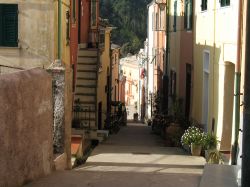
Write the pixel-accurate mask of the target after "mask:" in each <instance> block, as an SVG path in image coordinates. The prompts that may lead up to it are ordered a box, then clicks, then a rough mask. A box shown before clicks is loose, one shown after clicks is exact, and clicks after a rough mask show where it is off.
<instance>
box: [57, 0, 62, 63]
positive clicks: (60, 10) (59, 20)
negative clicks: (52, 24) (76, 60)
mask: <svg viewBox="0 0 250 187" xmlns="http://www.w3.org/2000/svg"><path fill="white" fill-rule="evenodd" d="M57 36H58V38H57V45H58V46H57V58H58V59H61V58H62V45H61V38H62V0H58V35H57Z"/></svg>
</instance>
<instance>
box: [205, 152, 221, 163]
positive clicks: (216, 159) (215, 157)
mask: <svg viewBox="0 0 250 187" xmlns="http://www.w3.org/2000/svg"><path fill="white" fill-rule="evenodd" d="M207 162H208V163H210V164H223V163H224V161H223V155H222V153H221V152H220V151H218V150H217V149H214V150H210V151H208V158H207Z"/></svg>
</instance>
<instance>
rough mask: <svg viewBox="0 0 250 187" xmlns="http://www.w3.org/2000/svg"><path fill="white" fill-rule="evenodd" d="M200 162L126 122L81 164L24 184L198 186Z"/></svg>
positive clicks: (37, 186) (34, 186) (38, 186)
mask: <svg viewBox="0 0 250 187" xmlns="http://www.w3.org/2000/svg"><path fill="white" fill-rule="evenodd" d="M204 163H205V161H204V159H203V158H202V157H193V156H189V155H187V154H186V153H185V152H184V151H183V150H182V149H178V148H167V147H164V146H163V142H162V140H161V139H160V138H159V137H158V136H155V135H153V134H151V129H150V127H147V126H145V125H143V124H129V125H128V126H127V127H122V129H121V130H120V132H119V133H118V134H117V135H112V136H111V138H109V140H107V141H106V142H104V143H102V144H101V145H99V146H98V147H97V148H96V149H95V150H94V151H93V152H92V154H91V156H90V157H89V158H88V160H87V163H86V164H85V165H83V166H81V167H79V168H77V169H74V170H72V171H64V172H56V173H54V174H52V175H51V176H49V177H47V178H44V179H41V180H39V181H37V182H35V183H32V184H29V185H26V186H25V187H57V186H60V187H198V186H199V182H200V178H201V174H202V171H203V165H204Z"/></svg>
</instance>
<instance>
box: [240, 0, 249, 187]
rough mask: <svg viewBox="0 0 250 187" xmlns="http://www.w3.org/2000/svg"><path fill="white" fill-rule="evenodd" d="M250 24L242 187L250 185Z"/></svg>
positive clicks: (247, 37) (247, 30) (247, 28)
mask: <svg viewBox="0 0 250 187" xmlns="http://www.w3.org/2000/svg"><path fill="white" fill-rule="evenodd" d="M246 14H247V15H246V20H250V3H249V1H248V2H247V10H246ZM249 51H250V25H249V22H248V21H246V52H245V58H246V60H245V82H244V110H243V148H242V152H243V155H242V179H241V181H242V184H241V186H242V187H248V186H250V177H249V173H250V147H249V142H250V126H249V123H250V73H249V72H250V56H249V53H248V52H249Z"/></svg>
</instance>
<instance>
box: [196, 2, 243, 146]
mask: <svg viewBox="0 0 250 187" xmlns="http://www.w3.org/2000/svg"><path fill="white" fill-rule="evenodd" d="M194 12H195V17H194V39H195V41H194V82H193V86H194V87H193V90H194V91H193V98H194V99H193V107H192V116H193V117H194V118H195V119H197V120H198V121H199V122H200V123H204V121H203V120H202V112H203V111H202V110H203V102H204V100H203V74H204V70H203V54H204V51H207V52H209V54H210V64H209V105H208V130H211V127H212V119H214V120H215V132H216V134H217V136H218V137H219V139H220V140H221V141H222V142H221V147H220V148H221V149H223V150H230V141H231V133H232V125H233V124H232V123H233V110H234V109H233V99H234V98H233V96H232V93H233V90H234V84H227V83H226V82H225V80H227V81H229V80H230V82H233V81H234V64H235V63H236V53H237V26H238V25H237V23H238V18H237V17H238V1H231V5H230V6H229V7H220V3H219V2H218V1H216V0H214V1H208V10H207V11H201V7H200V3H197V2H196V4H195V11H194Z"/></svg>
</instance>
